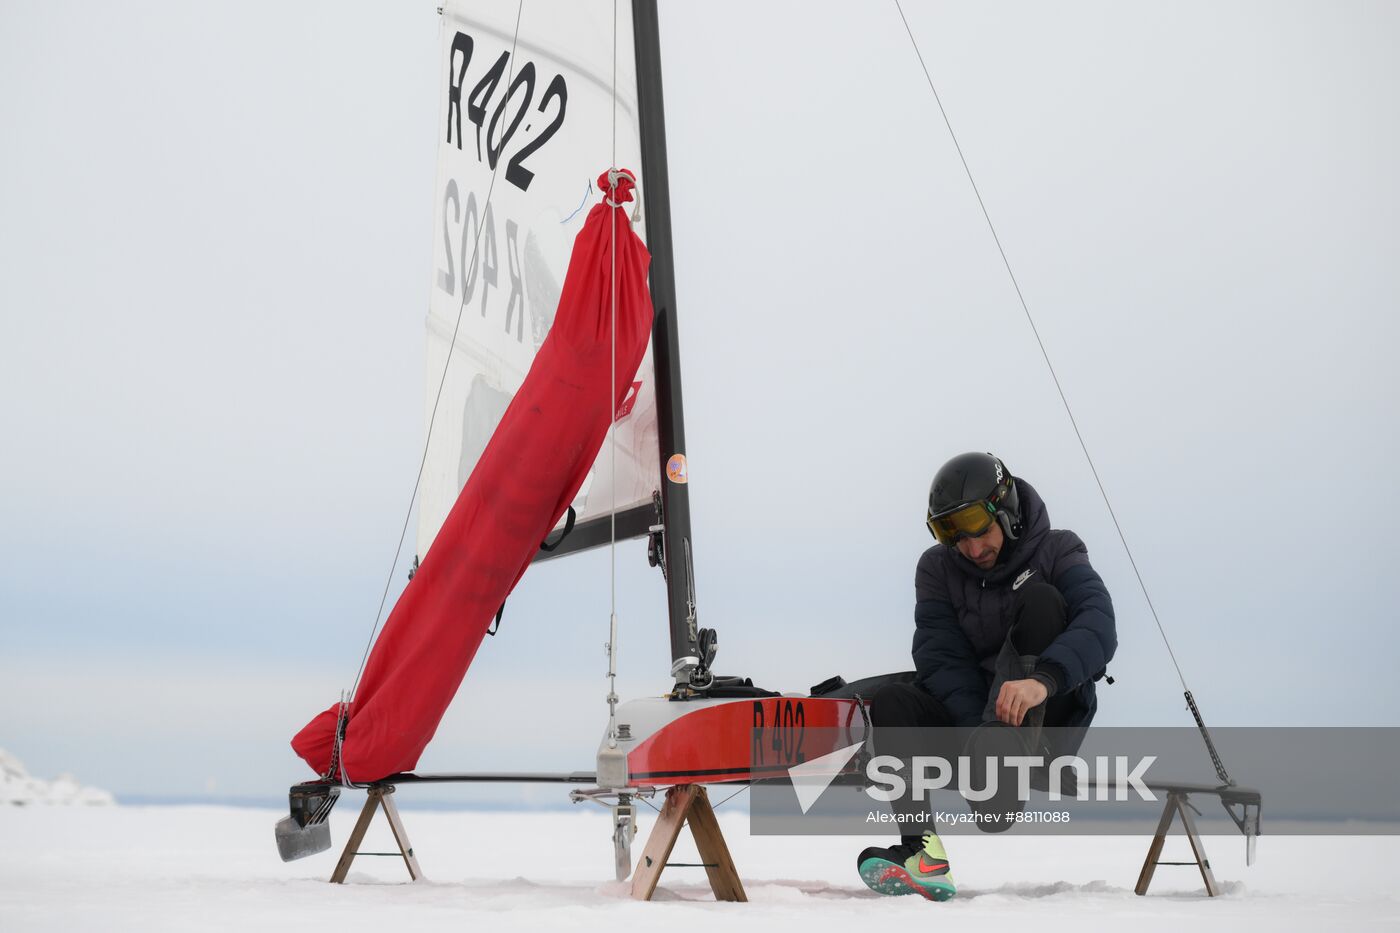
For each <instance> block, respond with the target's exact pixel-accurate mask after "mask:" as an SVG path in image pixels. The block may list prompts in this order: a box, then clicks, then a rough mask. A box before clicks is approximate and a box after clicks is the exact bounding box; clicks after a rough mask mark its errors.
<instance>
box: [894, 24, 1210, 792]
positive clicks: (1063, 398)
mask: <svg viewBox="0 0 1400 933" xmlns="http://www.w3.org/2000/svg"><path fill="white" fill-rule="evenodd" d="M894 6H895V9H896V10H897V11H899V18H900V20H901V21H902V22H903V24H904V31H905V32H906V33H907V34H908V36H909V44H910V45H911V46H913V48H914V55H915V56H916V57H917V58H918V60H919V67H920V68H921V69H922V70H923V73H924V79H925V80H926V81H927V82H928V89H929V91H930V92H932V94H933V99H934V102H935V103H936V104H937V105H938V112H939V114H940V115H941V116H942V118H943V125H944V126H946V127H947V128H948V136H949V138H950V139H951V140H952V141H953V148H954V149H955V150H956V151H957V153H958V159H959V161H961V162H962V167H963V171H964V172H965V173H966V174H967V181H968V184H970V185H971V186H972V193H973V195H975V196H976V198H977V206H978V207H979V208H980V209H981V211H982V218H983V219H984V220H985V221H986V222H987V229H988V230H989V231H990V232H991V234H992V242H994V243H995V244H996V248H997V252H998V253H999V254H1000V255H1001V262H1002V265H1003V266H1005V268H1006V275H1007V277H1008V278H1009V279H1010V280H1011V287H1012V288H1013V289H1014V290H1015V292H1016V299H1017V301H1019V302H1020V304H1021V311H1022V312H1023V313H1024V314H1025V317H1026V322H1027V323H1028V324H1029V325H1030V328H1031V333H1032V334H1034V335H1035V342H1036V345H1037V346H1039V347H1040V355H1041V356H1042V357H1043V358H1044V360H1045V368H1046V369H1048V370H1049V371H1050V378H1051V379H1052V380H1053V381H1054V383H1055V391H1056V392H1058V393H1059V395H1060V403H1061V404H1062V405H1063V406H1064V409H1065V414H1066V415H1068V416H1069V423H1070V426H1071V427H1073V428H1074V436H1075V437H1076V438H1077V439H1078V440H1079V449H1080V450H1081V451H1083V453H1084V459H1085V460H1086V461H1087V462H1088V464H1089V471H1090V472H1091V473H1093V475H1094V482H1095V483H1096V484H1097V485H1098V487H1099V495H1100V496H1101V497H1102V498H1103V504H1104V506H1105V507H1106V508H1107V509H1108V516H1109V518H1110V519H1112V520H1113V527H1114V529H1115V530H1116V531H1117V532H1118V540H1119V541H1120V542H1121V543H1122V545H1123V552H1124V553H1125V554H1127V556H1128V563H1129V564H1130V565H1131V566H1132V568H1133V575H1134V576H1135V577H1136V578H1137V583H1138V589H1140V590H1141V591H1142V598H1143V599H1144V600H1145V601H1146V603H1147V608H1148V611H1149V612H1150V613H1151V614H1152V621H1153V622H1155V623H1156V625H1157V632H1158V634H1159V635H1161V636H1162V644H1163V645H1165V646H1166V649H1167V655H1168V656H1169V657H1170V658H1171V662H1172V667H1174V668H1176V677H1177V680H1179V681H1181V689H1182V691H1183V694H1184V696H1185V697H1186V705H1187V708H1188V709H1189V710H1190V711H1191V715H1192V717H1194V718H1195V720H1196V727H1197V728H1198V729H1199V730H1200V733H1201V738H1202V739H1204V740H1205V745H1206V750H1207V751H1208V752H1209V753H1210V759H1211V764H1212V765H1213V766H1214V767H1215V774H1216V776H1217V777H1218V778H1219V779H1220V781H1221V782H1222V783H1224V784H1229V785H1232V786H1233V785H1234V783H1235V781H1234V779H1233V778H1231V777H1230V774H1229V772H1227V771H1226V770H1225V765H1224V763H1223V762H1222V761H1221V759H1220V755H1219V753H1218V752H1217V751H1216V748H1215V742H1214V740H1212V739H1211V736H1210V730H1209V729H1207V728H1206V724H1205V720H1204V719H1202V718H1201V711H1200V709H1199V708H1198V707H1197V706H1196V700H1195V698H1194V697H1193V696H1192V695H1191V688H1190V687H1188V686H1187V684H1186V675H1185V674H1183V673H1182V671H1181V664H1180V663H1178V661H1177V659H1176V652H1175V651H1173V650H1172V643H1171V639H1169V638H1167V631H1166V629H1165V628H1164V627H1163V626H1162V620H1161V617H1159V616H1158V615H1157V607H1156V606H1155V605H1153V603H1152V596H1151V594H1149V593H1148V591H1147V583H1146V582H1145V581H1144V580H1143V576H1142V571H1141V570H1139V569H1138V564H1137V559H1136V558H1134V557H1133V549H1132V548H1131V547H1129V545H1128V537H1127V535H1126V534H1124V532H1123V526H1122V525H1121V524H1120V523H1119V521H1118V514H1117V513H1116V512H1115V511H1114V510H1113V503H1112V502H1111V501H1109V498H1108V490H1107V489H1106V488H1105V487H1104V484H1103V480H1102V479H1101V478H1100V477H1099V470H1098V467H1097V466H1095V465H1094V458H1093V457H1092V456H1091V455H1090V453H1089V445H1088V444H1087V443H1086V442H1085V441H1084V434H1083V432H1082V431H1080V429H1079V421H1078V419H1076V418H1075V417H1074V410H1073V409H1072V408H1070V404H1069V397H1068V396H1067V395H1066V394H1065V389H1064V386H1063V385H1061V383H1060V377H1059V375H1058V374H1057V373H1056V372H1055V364H1054V363H1052V362H1051V361H1050V353H1049V351H1048V350H1047V349H1046V348H1045V341H1044V340H1043V339H1042V338H1041V336H1040V328H1038V327H1036V325H1035V318H1034V317H1032V316H1031V309H1030V305H1029V304H1027V302H1026V296H1025V295H1024V294H1023V293H1022V291H1021V284H1020V282H1018V281H1017V280H1016V273H1015V272H1014V271H1012V268H1011V260H1010V259H1009V258H1007V255H1006V249H1005V247H1003V246H1002V243H1001V237H1000V236H999V235H998V234H997V229H996V225H995V224H993V223H992V215H991V212H990V211H988V210H987V204H986V202H985V201H983V200H982V191H981V189H979V188H978V187H977V180H976V179H975V178H973V176H972V168H971V167H970V166H969V165H968V163H967V156H966V155H965V154H964V153H963V149H962V144H961V143H959V142H958V135H957V133H956V132H954V131H953V123H952V121H951V120H950V119H949V118H948V111H947V109H946V108H944V106H943V98H942V97H941V96H939V93H938V88H937V87H935V86H934V83H933V75H932V74H931V73H930V72H929V70H928V64H927V63H926V62H925V61H924V56H923V52H921V51H920V50H919V43H918V40H917V39H915V38H914V30H913V28H912V27H910V25H909V18H908V17H907V16H905V15H904V7H903V6H902V5H901V4H900V2H899V0H894Z"/></svg>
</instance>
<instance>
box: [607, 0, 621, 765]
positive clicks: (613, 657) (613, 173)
mask: <svg viewBox="0 0 1400 933" xmlns="http://www.w3.org/2000/svg"><path fill="white" fill-rule="evenodd" d="M611 143H612V160H611V163H610V167H609V169H608V172H609V177H608V181H609V182H610V183H611V185H610V187H611V189H612V190H611V192H610V194H609V195H608V196H607V197H605V198H604V199H603V200H604V203H606V204H608V205H609V206H608V220H609V221H610V223H611V228H610V236H609V239H608V261H609V267H610V268H609V278H608V294H609V305H610V315H611V318H610V324H609V330H610V332H611V334H610V341H609V342H610V344H611V347H610V359H611V366H610V368H609V370H608V490H609V496H610V497H611V499H610V503H609V506H608V602H609V609H608V696H607V703H608V747H609V748H616V747H617V741H618V736H617V212H618V211H619V210H621V201H619V200H618V197H617V193H618V191H617V189H618V186H619V184H620V183H621V181H622V176H621V174H620V173H619V172H618V165H617V0H613V4H612V138H611Z"/></svg>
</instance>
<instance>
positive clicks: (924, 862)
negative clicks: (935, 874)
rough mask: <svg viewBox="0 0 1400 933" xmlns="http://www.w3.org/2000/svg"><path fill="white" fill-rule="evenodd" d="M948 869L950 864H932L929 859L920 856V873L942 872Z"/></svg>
mask: <svg viewBox="0 0 1400 933" xmlns="http://www.w3.org/2000/svg"><path fill="white" fill-rule="evenodd" d="M947 867H948V863H947V862H930V861H929V860H928V859H926V858H924V857H923V855H922V854H921V855H920V856H919V871H922V872H931V871H942V870H943V869H945V868H947Z"/></svg>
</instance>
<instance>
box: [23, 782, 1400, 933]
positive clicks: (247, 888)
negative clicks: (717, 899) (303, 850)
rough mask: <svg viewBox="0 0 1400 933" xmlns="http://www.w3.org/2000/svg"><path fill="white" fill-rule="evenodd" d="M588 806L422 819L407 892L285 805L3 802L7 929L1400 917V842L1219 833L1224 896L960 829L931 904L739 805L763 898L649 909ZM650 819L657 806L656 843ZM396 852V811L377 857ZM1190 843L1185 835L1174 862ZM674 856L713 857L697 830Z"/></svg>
mask: <svg viewBox="0 0 1400 933" xmlns="http://www.w3.org/2000/svg"><path fill="white" fill-rule="evenodd" d="M583 806H584V805H580V808H579V809H577V810H568V811H559V812H539V811H532V812H522V813H507V812H463V811H423V810H411V809H410V810H404V811H403V814H404V820H405V822H406V824H407V827H408V831H409V833H410V836H411V838H412V841H413V844H414V846H415V849H416V851H417V854H418V856H419V859H420V861H421V863H422V866H423V869H424V871H425V873H426V874H427V877H428V879H429V880H428V881H426V882H420V883H417V884H410V883H408V882H407V875H406V873H405V871H404V867H403V863H402V861H400V860H399V859H397V858H394V859H389V858H369V857H362V858H360V859H359V860H358V861H357V862H356V863H355V868H354V870H353V872H352V873H351V878H350V881H351V883H350V884H346V885H343V886H339V885H330V884H327V883H326V878H327V877H328V876H329V875H330V872H331V869H332V868H333V867H334V863H335V858H336V851H335V850H334V849H333V850H332V851H331V852H327V853H323V854H321V855H317V856H313V857H311V858H308V859H304V860H302V861H299V862H293V863H290V864H283V863H282V862H281V861H279V860H278V857H277V853H276V848H275V846H274V843H273V836H272V826H273V823H274V822H275V821H276V820H277V818H278V817H280V816H281V815H282V813H281V812H277V811H273V810H259V809H243V808H233V807H136V806H117V807H63V808H59V807H7V808H0V930H4V931H6V933H11V931H28V930H64V931H70V930H129V929H130V930H135V929H139V930H143V931H149V930H195V929H197V930H254V931H258V933H264V931H271V930H297V931H306V930H308V929H310V930H320V929H325V930H334V931H336V933H349V931H356V930H373V931H376V933H383V931H384V930H421V929H458V930H491V931H497V930H563V931H568V933H575V931H583V930H609V931H618V930H632V929H651V930H655V929H691V928H710V927H712V926H714V925H716V924H720V925H722V927H723V929H724V930H725V933H738V931H742V930H763V931H766V933H773V931H781V933H797V931H801V933H809V931H814V930H841V931H850V930H860V929H928V930H934V929H937V930H946V929H968V930H974V929H975V930H977V931H979V933H980V931H987V930H999V929H1008V930H1009V929H1018V930H1036V931H1038V933H1049V931H1057V930H1073V931H1076V933H1082V931H1085V930H1093V929H1124V928H1128V929H1131V930H1132V933H1141V931H1146V930H1158V929H1160V930H1173V931H1177V933H1179V931H1181V930H1183V929H1185V930H1190V931H1192V933H1199V931H1202V930H1207V929H1209V930H1256V929H1257V930H1270V931H1275V930H1309V931H1318V930H1331V929H1344V930H1352V929H1400V886H1397V885H1396V884H1395V869H1394V865H1395V864H1396V863H1397V861H1400V838H1398V837H1355V838H1342V837H1298V836H1265V837H1264V838H1262V839H1261V840H1260V842H1259V858H1258V860H1257V862H1256V864H1255V865H1254V866H1253V867H1249V868H1246V867H1245V865H1244V844H1243V841H1242V840H1241V839H1239V838H1238V837H1235V838H1230V837H1211V838H1209V839H1207V840H1206V845H1207V849H1208V852H1209V854H1210V856H1211V861H1212V864H1213V866H1214V867H1215V871H1216V876H1217V878H1219V879H1220V880H1221V881H1222V883H1223V884H1224V886H1225V889H1226V894H1225V896H1224V897H1220V898H1215V899H1210V898H1206V897H1205V896H1204V895H1203V894H1202V892H1201V887H1200V878H1199V876H1198V875H1197V874H1196V871H1195V869H1194V868H1185V867H1181V868H1175V867H1162V868H1159V869H1158V873H1157V879H1156V881H1155V882H1154V884H1153V890H1152V892H1151V894H1150V895H1149V896H1147V897H1145V898H1140V897H1137V896H1135V895H1134V894H1133V893H1132V887H1133V883H1134V882H1135V880H1136V878H1137V872H1138V868H1139V866H1140V865H1141V862H1142V857H1143V854H1144V852H1145V851H1146V847H1147V839H1146V837H1122V836H1120V837H1101V838H1085V837H1071V838H1031V837H1023V838H1016V837H1004V836H972V837H967V836H958V837H955V838H950V839H949V840H948V847H949V854H950V857H951V859H952V862H953V868H954V874H955V876H956V878H957V880H958V883H959V888H960V893H959V896H958V897H957V898H956V899H954V900H953V901H950V902H948V903H946V904H933V903H928V902H925V901H923V900H922V899H919V898H913V897H904V898H882V897H879V896H876V895H873V894H871V893H870V892H869V891H867V890H866V889H865V887H864V886H863V885H861V883H860V881H859V879H858V878H857V877H856V875H855V871H854V868H853V864H854V859H855V854H856V852H857V851H859V849H860V848H861V847H862V846H863V845H864V844H866V841H865V840H859V839H854V838H834V837H833V838H802V839H793V838H776V837H750V836H749V835H748V831H747V830H748V824H747V817H746V816H745V815H744V814H743V813H742V812H741V811H737V810H736V811H730V812H726V811H725V810H721V811H720V814H719V815H720V822H721V824H722V825H723V827H724V830H725V834H726V836H727V838H728V840H729V844H730V847H731V849H732V851H733V853H734V857H735V861H736V863H737V864H738V867H739V870H740V873H741V874H742V875H743V878H744V883H745V887H746V889H747V891H748V896H749V901H750V902H749V903H747V904H717V903H714V902H713V901H711V900H709V898H710V894H709V889H708V886H707V885H706V884H705V878H704V873H703V870H701V869H687V868H672V869H668V871H667V872H666V874H665V875H664V876H663V877H662V882H661V889H660V890H659V891H658V892H657V897H656V900H655V901H653V902H652V903H649V904H647V903H635V902H633V901H631V900H629V899H628V897H627V886H626V885H625V884H618V883H616V882H614V881H613V880H612V852H611V845H610V842H609V826H608V818H607V814H606V812H605V811H603V810H601V809H592V808H590V809H584V808H583ZM357 811H358V801H357V800H356V799H355V798H354V796H349V797H348V799H346V800H343V801H342V802H341V804H340V806H339V807H338V808H337V809H336V812H335V813H334V815H333V817H332V823H333V835H334V839H335V843H336V846H337V847H338V846H339V845H340V844H343V842H344V840H345V838H346V835H347V834H348V832H349V829H350V824H351V822H352V821H353V819H354V816H355V814H356V812H357ZM644 814H645V816H648V817H649V816H651V814H650V812H649V811H644ZM650 828H651V820H650V819H644V820H643V822H642V826H641V834H640V835H639V836H638V841H637V845H636V851H637V852H640V850H641V843H642V841H643V838H644V835H645V833H646V832H647V831H648V830H649V829H650ZM390 846H391V842H390V840H389V838H388V832H387V829H385V827H384V825H383V821H382V820H378V821H376V827H375V829H374V830H372V832H371V836H370V838H369V839H368V840H367V841H366V845H365V848H366V849H367V850H371V851H385V850H386V849H388V848H389V847H390ZM1184 850H1185V842H1184V840H1183V839H1181V838H1180V837H1176V838H1174V839H1173V840H1172V844H1171V845H1169V846H1168V850H1167V852H1166V853H1165V855H1164V857H1166V858H1169V859H1171V858H1177V859H1180V858H1185V857H1186V853H1185V851H1184ZM673 859H674V860H676V861H696V860H697V857H696V855H695V852H694V849H693V847H690V845H689V842H688V841H683V842H682V844H681V845H680V846H678V847H677V850H676V853H675V854H674V855H673ZM887 924H888V925H889V926H888V927H887V926H886V925H887ZM914 924H937V926H914Z"/></svg>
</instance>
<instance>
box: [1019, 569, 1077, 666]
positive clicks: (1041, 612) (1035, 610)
mask: <svg viewBox="0 0 1400 933" xmlns="http://www.w3.org/2000/svg"><path fill="white" fill-rule="evenodd" d="M1013 615H1014V618H1015V620H1016V622H1015V625H1014V626H1013V627H1012V630H1011V638H1012V644H1013V645H1014V646H1015V648H1016V651H1017V652H1019V653H1020V654H1040V653H1041V652H1042V651H1044V650H1045V649H1046V648H1048V647H1050V643H1051V642H1052V641H1054V640H1055V639H1056V638H1057V637H1058V636H1059V634H1060V633H1061V632H1063V631H1064V630H1065V616H1066V607H1065V597H1064V595H1063V594H1061V593H1060V591H1059V590H1057V589H1056V588H1055V587H1054V586H1052V585H1051V584H1049V583H1047V582H1045V581H1044V580H1027V581H1026V582H1025V583H1023V584H1021V587H1020V589H1018V590H1017V591H1016V602H1015V606H1014V611H1013Z"/></svg>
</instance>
